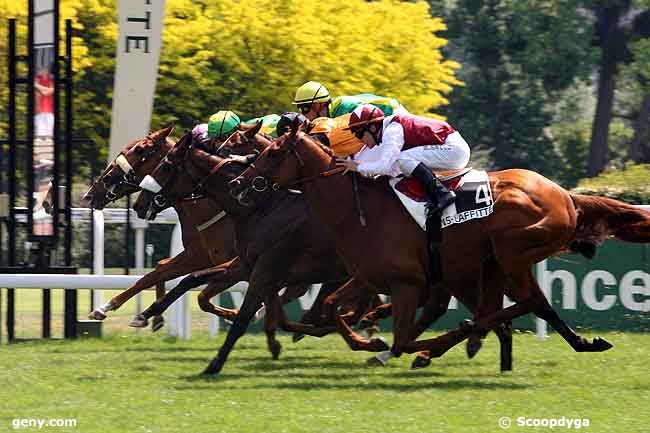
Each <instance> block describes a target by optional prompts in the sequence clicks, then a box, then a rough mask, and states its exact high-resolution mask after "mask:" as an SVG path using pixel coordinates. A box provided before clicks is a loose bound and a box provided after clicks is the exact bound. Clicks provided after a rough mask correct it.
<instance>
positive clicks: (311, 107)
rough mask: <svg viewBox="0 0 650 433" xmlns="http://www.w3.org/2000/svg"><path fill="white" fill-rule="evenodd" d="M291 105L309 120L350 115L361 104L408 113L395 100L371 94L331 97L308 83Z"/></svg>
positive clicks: (385, 111)
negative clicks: (295, 106) (296, 107)
mask: <svg viewBox="0 0 650 433" xmlns="http://www.w3.org/2000/svg"><path fill="white" fill-rule="evenodd" d="M293 104H294V105H297V106H298V109H299V110H300V112H301V113H302V114H304V115H305V116H306V117H307V118H308V119H309V120H314V119H316V118H318V117H339V116H343V115H345V114H350V113H352V112H353V111H354V109H355V108H357V107H358V106H359V105H362V104H373V105H375V106H377V107H379V108H381V110H382V111H383V112H384V113H389V114H387V115H391V114H408V111H406V109H405V108H404V107H403V106H402V105H401V104H400V103H399V101H397V99H395V98H388V97H385V96H377V95H373V94H371V93H360V94H358V95H352V96H335V97H333V98H332V97H331V96H330V93H329V91H328V90H327V88H326V87H325V86H323V85H322V84H320V83H318V82H316V81H308V82H306V83H305V84H303V85H302V86H300V87H299V88H298V90H296V95H295V97H294V99H293Z"/></svg>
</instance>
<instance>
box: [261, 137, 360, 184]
mask: <svg viewBox="0 0 650 433" xmlns="http://www.w3.org/2000/svg"><path fill="white" fill-rule="evenodd" d="M304 135H305V133H304V132H302V131H300V132H299V133H298V134H297V135H296V136H295V137H296V138H295V141H294V142H289V143H286V150H285V152H284V154H286V153H289V152H290V153H292V154H293V156H294V157H295V158H296V160H297V161H298V166H299V167H300V168H301V169H303V168H304V167H305V162H304V161H303V159H302V157H301V156H300V154H299V153H298V151H297V149H296V144H297V142H298V141H300V140H301V139H302V138H303V137H304ZM289 138H290V137H287V138H286V139H285V140H288V139H289ZM282 162H283V160H282V159H280V158H278V160H277V161H273V162H272V164H271V165H270V166H269V168H268V170H267V172H272V173H273V172H275V171H276V170H277V168H278V167H279V166H280V164H281V163H282ZM249 169H251V170H252V174H255V171H259V170H258V168H257V166H255V163H251V164H249ZM346 170H347V169H346V168H345V167H337V168H334V169H332V170H327V171H324V172H322V173H318V174H316V175H312V176H307V177H303V178H300V179H298V180H295V181H294V182H292V183H291V184H290V185H288V186H287V188H291V187H295V186H298V185H303V184H305V183H309V182H313V181H314V180H316V179H320V178H323V177H329V176H334V175H336V174H341V173H344V172H345V171H346ZM250 182H251V188H253V190H254V191H256V192H264V191H266V190H268V188H269V180H268V178H267V177H265V176H262V175H259V174H258V175H257V176H253V178H252V179H251V181H250ZM271 188H272V189H273V190H274V191H277V190H279V189H280V185H279V184H278V183H276V182H274V183H273V184H272V185H271Z"/></svg>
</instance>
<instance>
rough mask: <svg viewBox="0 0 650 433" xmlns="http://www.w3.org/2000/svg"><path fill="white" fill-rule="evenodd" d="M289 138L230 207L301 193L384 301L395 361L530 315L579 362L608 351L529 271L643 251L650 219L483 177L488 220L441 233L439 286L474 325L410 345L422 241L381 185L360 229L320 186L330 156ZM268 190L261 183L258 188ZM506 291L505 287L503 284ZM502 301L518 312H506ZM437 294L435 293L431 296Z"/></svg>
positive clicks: (338, 189)
mask: <svg viewBox="0 0 650 433" xmlns="http://www.w3.org/2000/svg"><path fill="white" fill-rule="evenodd" d="M300 129H301V125H298V123H297V122H296V123H294V125H293V126H292V131H291V132H290V133H287V134H285V135H284V136H283V137H280V138H279V139H278V140H277V141H276V142H275V143H274V144H273V145H272V146H270V147H268V148H267V149H266V150H265V151H264V152H263V153H262V154H261V156H260V157H259V158H258V159H257V161H256V162H255V164H254V165H253V166H251V167H249V168H248V169H247V170H246V171H245V172H244V173H243V174H242V175H241V176H240V177H239V178H238V179H236V180H235V181H233V182H232V183H231V187H232V192H233V194H234V195H236V196H237V197H241V196H242V194H243V193H244V192H245V191H247V190H248V189H250V188H251V184H252V183H255V182H257V183H258V184H259V183H260V182H261V181H260V180H259V179H270V180H272V181H273V182H274V183H275V184H276V185H278V186H288V185H296V183H301V184H302V185H301V187H302V190H303V192H304V194H305V196H306V197H307V199H308V200H309V202H310V204H311V206H312V209H313V210H314V212H315V213H316V214H317V215H319V216H320V218H321V219H322V220H323V221H324V222H325V223H326V224H327V225H328V226H329V228H330V229H331V231H332V233H333V236H334V240H335V242H336V245H337V249H338V250H339V252H340V253H341V254H342V255H343V257H344V261H345V263H346V266H348V270H349V272H350V273H351V274H352V275H353V276H354V278H357V279H359V280H362V281H363V282H364V283H366V284H365V285H364V286H356V287H357V288H359V287H366V288H371V289H372V290H374V291H375V292H380V293H387V294H391V296H392V302H393V304H392V305H393V306H392V308H393V317H394V328H393V333H394V338H395V341H394V344H393V347H392V349H391V350H392V352H393V354H394V355H395V356H399V355H400V354H401V353H403V352H406V353H413V352H416V351H428V352H429V354H430V356H432V357H439V356H442V355H443V354H444V353H445V352H446V351H447V350H449V349H450V348H451V347H453V346H454V345H456V344H458V343H459V342H461V341H463V340H464V339H465V338H467V337H468V336H469V335H470V334H472V333H484V332H486V331H488V330H490V329H495V327H496V326H498V325H499V324H502V323H504V322H506V321H510V320H512V319H514V318H517V317H520V316H522V315H524V314H527V313H534V314H535V315H537V316H538V317H540V318H542V319H544V320H546V321H547V322H548V323H550V324H551V326H553V328H554V329H555V330H556V331H557V332H558V333H559V334H560V335H561V336H562V337H563V338H564V339H565V340H566V341H567V343H568V344H569V345H570V346H571V347H572V348H573V349H574V350H575V351H578V352H583V351H584V352H599V351H605V350H608V349H610V348H611V347H612V346H611V344H609V343H608V342H607V341H605V340H603V339H601V338H595V339H594V340H593V341H589V340H587V339H585V338H583V337H580V336H579V335H577V334H576V333H575V332H574V331H573V330H572V329H571V328H570V327H569V326H568V325H567V324H566V323H565V322H564V321H562V319H560V317H559V316H558V314H557V313H556V312H555V311H554V310H553V308H552V307H551V305H550V304H549V302H548V301H547V299H546V297H545V296H544V294H543V293H542V291H541V289H540V288H539V286H538V285H537V282H536V280H535V278H534V276H533V273H532V265H533V264H535V263H537V262H539V261H541V260H543V259H545V258H548V257H550V256H552V255H555V254H558V253H562V252H565V251H567V250H569V249H571V248H572V245H574V246H575V245H576V243H586V244H590V243H593V242H594V241H595V240H597V239H600V238H602V237H606V236H614V237H615V238H617V239H620V240H623V241H629V242H649V241H650V214H647V213H646V212H644V211H641V210H639V209H636V208H634V207H632V206H629V205H626V204H625V203H621V202H617V201H612V200H608V199H603V198H594V197H585V196H578V195H571V194H570V193H568V192H567V191H566V190H564V189H563V188H561V187H560V186H558V185H557V184H555V183H553V182H551V181H550V180H548V179H546V178H545V177H543V176H541V175H539V174H537V173H534V172H531V171H527V170H516V169H515V170H504V171H500V172H492V173H489V181H490V186H491V189H492V194H493V198H494V212H493V213H492V214H491V215H490V216H488V217H486V218H483V219H479V220H471V221H468V222H465V223H463V224H460V225H452V226H450V227H448V228H445V229H444V230H443V232H442V243H441V247H440V248H441V256H442V257H441V262H442V269H443V270H444V271H443V274H442V286H443V287H444V288H445V289H446V290H447V291H448V292H450V293H451V294H452V295H454V296H455V297H456V298H458V299H459V300H460V301H461V302H462V303H463V304H465V306H467V307H468V308H469V309H470V311H472V312H473V313H474V314H475V321H474V322H471V321H470V322H469V323H466V324H464V325H463V326H461V327H459V328H458V329H455V330H453V331H451V332H449V333H447V334H445V335H442V336H440V337H437V338H433V339H428V340H423V341H416V340H415V338H416V337H417V331H418V330H416V329H414V328H415V326H414V318H415V310H416V308H417V305H418V302H417V299H418V297H421V293H422V292H426V291H428V290H429V289H430V287H429V286H428V284H427V274H428V271H429V270H428V259H427V248H426V241H425V235H424V233H423V232H422V230H421V229H420V228H419V226H418V225H417V224H416V223H415V222H414V221H413V220H412V218H411V217H410V216H409V214H408V213H407V212H406V210H405V209H404V208H403V206H402V204H401V203H400V202H399V200H397V198H396V197H395V195H394V193H393V192H392V191H391V188H390V186H389V185H388V182H387V180H386V179H385V178H383V179H381V180H379V181H372V180H369V181H366V182H363V183H362V184H361V185H360V188H359V189H360V192H361V193H362V198H363V208H364V212H365V215H366V220H367V224H366V226H363V227H362V226H360V225H359V222H358V221H359V219H358V215H357V208H356V206H355V198H354V194H353V185H352V181H351V176H347V175H346V176H329V177H326V176H323V173H326V172H328V171H330V170H332V169H333V168H334V167H336V159H335V158H334V156H333V154H332V152H331V151H330V150H329V149H327V148H325V147H323V146H322V145H320V144H319V143H317V142H316V141H315V140H313V139H312V138H310V137H309V136H307V135H306V134H304V133H303V132H302V131H301V130H300ZM262 183H265V182H262ZM506 283H508V284H506ZM504 288H505V293H506V294H507V295H508V296H509V297H510V298H511V299H512V300H514V302H515V304H514V305H512V306H510V307H508V308H505V309H503V308H502V297H503V293H504ZM435 291H436V292H437V293H439V292H440V291H441V287H436V288H435Z"/></svg>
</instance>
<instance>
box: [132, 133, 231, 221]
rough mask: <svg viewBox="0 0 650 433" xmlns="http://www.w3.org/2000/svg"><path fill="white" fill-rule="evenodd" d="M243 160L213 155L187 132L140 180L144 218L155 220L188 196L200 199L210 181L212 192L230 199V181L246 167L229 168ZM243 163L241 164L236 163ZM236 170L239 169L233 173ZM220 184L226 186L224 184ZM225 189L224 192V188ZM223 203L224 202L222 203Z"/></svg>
mask: <svg viewBox="0 0 650 433" xmlns="http://www.w3.org/2000/svg"><path fill="white" fill-rule="evenodd" d="M237 162H239V161H237V160H233V159H230V158H221V157H218V156H215V155H212V154H210V153H208V152H206V151H205V150H203V149H202V148H201V146H200V145H199V144H198V143H196V141H195V140H193V138H192V135H191V134H190V133H187V134H185V135H184V136H183V137H182V138H181V139H180V140H179V141H178V143H176V145H175V146H174V147H173V148H172V149H171V150H170V151H169V152H168V153H167V155H166V156H165V158H164V159H163V160H162V161H160V163H159V164H158V166H157V167H156V168H155V169H154V170H153V171H152V172H151V174H149V175H147V176H145V177H144V179H143V180H142V182H141V183H140V185H139V186H140V188H142V192H141V193H140V196H139V197H138V200H137V201H136V202H135V204H134V205H133V209H134V210H135V211H136V213H137V214H138V216H139V217H140V218H144V219H148V220H152V219H154V218H155V217H156V215H157V214H158V213H159V212H161V211H162V210H164V209H166V208H167V207H170V206H172V205H174V203H177V202H179V201H181V200H184V199H192V200H194V199H196V198H197V196H198V195H205V192H204V185H206V183H207V182H208V181H211V183H210V195H212V196H214V195H217V196H219V193H220V192H221V194H220V196H221V197H223V198H225V199H226V200H228V201H230V200H231V198H230V195H229V193H228V189H227V187H226V185H227V182H228V181H230V180H231V179H233V178H235V177H236V176H237V175H238V174H239V173H240V172H241V171H242V168H241V167H238V168H233V169H231V168H228V166H229V165H231V163H237ZM233 165H239V164H233ZM232 170H236V172H232ZM217 176H225V180H224V181H223V182H214V180H215V179H216V178H217ZM220 184H222V185H223V186H222V187H220ZM220 189H221V191H220ZM220 204H222V203H220Z"/></svg>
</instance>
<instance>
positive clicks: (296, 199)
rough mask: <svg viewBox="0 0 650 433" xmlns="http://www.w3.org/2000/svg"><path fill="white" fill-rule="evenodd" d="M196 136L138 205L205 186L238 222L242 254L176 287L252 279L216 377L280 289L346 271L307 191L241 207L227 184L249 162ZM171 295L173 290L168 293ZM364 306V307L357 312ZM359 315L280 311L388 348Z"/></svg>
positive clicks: (211, 288) (149, 184) (146, 207)
mask: <svg viewBox="0 0 650 433" xmlns="http://www.w3.org/2000/svg"><path fill="white" fill-rule="evenodd" d="M258 139H261V138H258ZM189 141H190V140H183V139H182V140H180V141H179V142H178V143H177V145H176V146H175V147H174V148H173V149H172V150H171V151H170V152H169V153H168V154H167V156H166V157H165V159H164V160H163V161H162V162H161V164H160V165H159V166H158V167H157V168H156V170H155V171H154V172H153V173H152V174H151V175H150V176H149V177H148V178H146V179H145V181H143V182H142V184H141V185H142V187H143V189H144V190H143V193H142V194H141V195H140V197H139V198H138V201H137V202H136V204H135V205H134V209H136V210H137V212H138V214H139V215H140V216H145V215H147V214H149V215H151V214H152V213H154V212H155V210H154V209H152V205H154V204H155V201H156V196H157V195H163V196H164V197H166V199H167V200H178V199H179V198H181V197H184V196H186V195H187V194H188V193H190V192H192V191H196V190H197V189H199V190H201V191H205V192H206V193H207V194H208V195H210V196H211V197H212V198H213V199H214V200H215V201H217V202H218V203H219V204H220V205H221V206H223V207H224V209H226V212H228V213H229V214H230V215H232V216H233V218H234V219H235V221H236V222H235V226H236V232H237V243H238V248H239V250H240V253H241V256H240V257H239V258H238V259H237V260H234V261H231V262H228V263H225V264H223V265H221V266H218V267H216V268H214V269H213V270H205V271H201V272H198V273H194V274H192V275H191V276H189V277H187V278H186V279H185V280H183V281H182V282H181V283H180V284H179V286H178V287H176V288H174V289H173V290H172V291H176V290H177V289H178V290H181V291H185V290H188V289H189V288H190V287H195V286H197V285H199V284H202V283H205V282H206V281H207V282H209V285H208V288H207V289H205V290H206V291H207V292H208V293H209V295H207V296H213V295H214V293H216V292H218V291H220V290H223V289H225V288H227V287H228V286H230V285H232V284H233V282H236V281H239V280H242V279H247V280H248V281H249V282H250V284H249V288H248V290H247V292H246V296H245V299H244V302H243V304H242V306H241V308H240V311H239V314H238V315H237V318H236V319H235V321H234V323H233V325H232V326H231V327H230V330H229V332H228V335H227V337H226V341H225V343H224V345H223V346H222V348H221V349H220V351H219V356H218V357H217V359H218V361H216V362H213V363H211V364H210V366H208V368H207V369H206V370H205V373H209V374H214V373H217V372H218V371H219V370H220V369H221V367H222V366H223V363H224V362H225V360H226V358H227V356H228V354H229V352H230V351H231V350H232V348H233V347H234V344H235V342H236V341H237V339H238V338H240V337H241V335H243V334H244V333H245V331H246V328H247V326H248V324H249V322H250V320H251V318H252V315H253V314H254V313H255V311H256V309H257V308H258V306H259V304H260V302H261V301H262V300H265V301H266V302H267V303H268V304H269V305H272V304H273V298H274V297H276V296H277V291H278V289H279V288H280V287H282V286H283V285H284V284H286V283H289V282H291V283H294V284H299V283H315V282H322V281H338V280H340V279H341V278H342V277H343V276H345V275H346V274H345V268H344V266H343V264H342V263H341V261H340V260H339V258H338V254H337V253H336V251H335V250H334V249H333V247H332V244H331V241H330V240H329V235H330V234H329V232H327V231H326V230H324V229H323V227H322V223H321V222H320V221H317V220H316V219H315V218H313V217H311V216H310V213H309V211H308V207H307V205H306V202H305V201H304V199H303V198H302V196H301V195H297V194H295V193H291V192H288V191H286V190H278V191H268V190H267V191H266V193H264V194H262V197H255V199H254V200H255V201H258V200H263V199H265V198H269V200H270V201H269V202H268V203H266V204H265V205H263V206H259V205H256V204H255V203H254V201H253V199H250V202H246V203H244V204H243V205H242V204H240V203H239V202H237V201H236V200H234V199H233V198H232V197H231V196H230V194H229V190H228V186H227V184H228V182H229V181H230V180H232V179H234V178H235V177H236V176H237V175H239V173H241V171H242V170H243V168H244V167H241V164H240V163H239V162H237V161H233V160H230V159H222V158H220V157H218V156H214V155H211V154H209V153H207V152H205V151H203V150H200V149H198V148H195V147H193V146H191V145H189ZM147 190H149V191H147ZM206 276H210V278H206ZM354 284H355V282H354V281H350V282H348V283H346V286H353V285H354ZM356 293H362V296H359V297H351V298H349V299H348V301H350V302H354V303H355V305H363V304H364V303H366V304H367V303H368V300H369V298H370V297H369V296H365V297H364V296H363V292H356ZM170 294H171V292H170V293H169V294H167V295H166V297H167V296H169V295H170ZM427 299H428V295H426V294H425V295H424V298H423V299H422V300H421V303H422V304H424V301H426V300H427ZM158 302H159V301H157V303H158ZM448 302H449V297H447V298H446V299H445V302H444V310H446V306H447V303H448ZM359 311H360V310H359V308H357V309H356V312H357V313H358V312H359ZM337 316H338V315H337ZM353 316H354V315H348V316H347V317H341V316H338V319H339V320H337V322H336V323H337V326H336V327H330V328H327V327H320V328H314V327H312V326H310V325H305V324H300V323H295V322H289V321H288V320H287V319H286V317H284V316H283V314H282V313H280V326H281V327H283V328H284V329H285V330H288V331H292V332H301V333H305V334H308V335H314V336H322V335H325V334H326V333H329V332H332V331H334V330H338V331H339V332H340V333H341V335H342V336H343V338H344V339H345V341H346V342H347V343H348V345H349V346H350V347H351V348H352V349H353V350H368V351H382V350H385V349H387V348H388V347H387V346H386V344H385V343H384V342H383V341H381V340H379V339H371V340H370V341H366V340H365V339H362V338H361V337H359V336H356V334H354V333H353V332H352V331H351V329H350V328H349V327H348V326H347V323H346V319H347V318H350V320H351V321H354V319H351V317H353Z"/></svg>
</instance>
